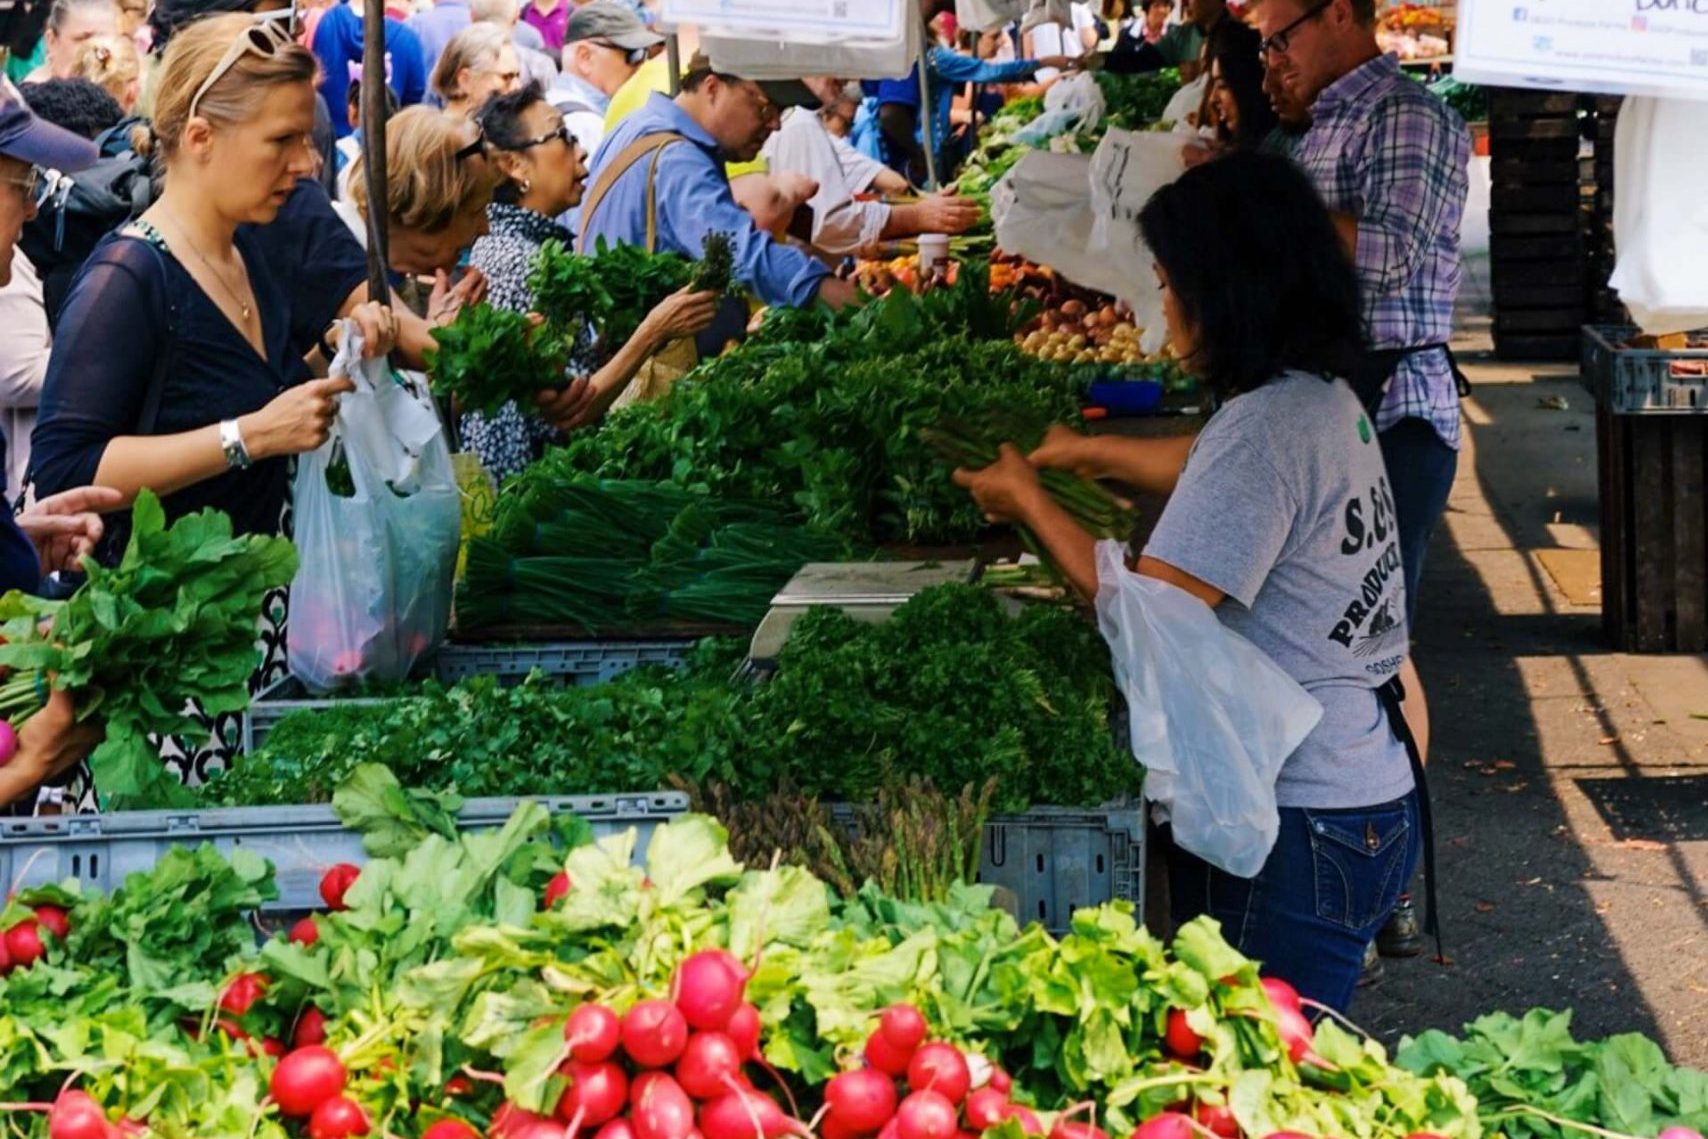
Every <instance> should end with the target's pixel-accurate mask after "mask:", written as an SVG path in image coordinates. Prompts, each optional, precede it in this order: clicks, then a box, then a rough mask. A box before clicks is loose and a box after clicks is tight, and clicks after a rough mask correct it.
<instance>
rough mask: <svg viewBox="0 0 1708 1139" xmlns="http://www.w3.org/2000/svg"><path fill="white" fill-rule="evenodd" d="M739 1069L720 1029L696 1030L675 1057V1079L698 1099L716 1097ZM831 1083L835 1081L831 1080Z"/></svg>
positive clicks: (729, 1042) (731, 1046)
mask: <svg viewBox="0 0 1708 1139" xmlns="http://www.w3.org/2000/svg"><path fill="white" fill-rule="evenodd" d="M740 1072H741V1052H740V1051H739V1050H738V1049H737V1048H736V1045H735V1041H733V1040H731V1039H730V1038H729V1037H728V1036H727V1035H725V1034H724V1033H722V1032H696V1033H694V1035H692V1036H690V1037H689V1038H688V1046H687V1047H686V1048H684V1049H683V1050H682V1057H681V1059H679V1060H677V1061H676V1082H677V1083H679V1084H681V1085H682V1090H683V1091H685V1092H687V1093H688V1094H689V1095H691V1096H693V1097H694V1098H695V1099H698V1100H708V1099H716V1098H717V1097H718V1096H720V1095H723V1094H724V1093H725V1092H727V1091H728V1090H729V1081H730V1080H732V1079H734V1078H735V1077H736V1076H737V1075H739V1074H740ZM831 1082H832V1083H835V1082H836V1081H834V1080H832V1081H831Z"/></svg>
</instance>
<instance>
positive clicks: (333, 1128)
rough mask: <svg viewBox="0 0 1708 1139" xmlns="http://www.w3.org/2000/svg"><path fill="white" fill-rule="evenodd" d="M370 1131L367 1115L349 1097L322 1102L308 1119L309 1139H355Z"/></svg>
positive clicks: (338, 1097) (339, 1097)
mask: <svg viewBox="0 0 1708 1139" xmlns="http://www.w3.org/2000/svg"><path fill="white" fill-rule="evenodd" d="M368 1131H369V1127H368V1116H367V1113H366V1112H364V1111H363V1110H362V1108H361V1105H359V1104H358V1103H357V1102H356V1101H355V1100H353V1099H351V1098H350V1097H349V1096H341V1095H338V1096H333V1097H332V1098H331V1099H328V1100H322V1101H321V1103H320V1106H319V1107H316V1108H315V1109H314V1111H313V1112H311V1113H310V1114H309V1117H308V1139H355V1137H356V1136H359V1135H366V1134H367V1133H368Z"/></svg>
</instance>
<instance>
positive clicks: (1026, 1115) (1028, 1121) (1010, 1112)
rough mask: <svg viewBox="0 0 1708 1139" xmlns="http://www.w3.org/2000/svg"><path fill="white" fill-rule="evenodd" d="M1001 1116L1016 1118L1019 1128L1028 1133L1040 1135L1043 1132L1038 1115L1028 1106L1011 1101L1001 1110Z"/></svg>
mask: <svg viewBox="0 0 1708 1139" xmlns="http://www.w3.org/2000/svg"><path fill="white" fill-rule="evenodd" d="M1002 1118H1004V1119H1013V1120H1016V1121H1017V1122H1018V1123H1019V1124H1020V1130H1021V1131H1024V1132H1025V1133H1026V1134H1028V1135H1042V1134H1043V1133H1044V1125H1043V1124H1042V1123H1040V1122H1038V1117H1037V1116H1036V1115H1034V1114H1033V1113H1032V1109H1031V1108H1029V1107H1022V1106H1021V1105H1019V1104H1017V1103H1011V1104H1009V1105H1008V1107H1007V1109H1006V1110H1005V1111H1003V1113H1002Z"/></svg>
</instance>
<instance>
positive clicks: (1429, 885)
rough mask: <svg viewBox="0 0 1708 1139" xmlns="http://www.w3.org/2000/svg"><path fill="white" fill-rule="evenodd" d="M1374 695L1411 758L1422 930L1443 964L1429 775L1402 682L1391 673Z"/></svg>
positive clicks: (1444, 953)
mask: <svg viewBox="0 0 1708 1139" xmlns="http://www.w3.org/2000/svg"><path fill="white" fill-rule="evenodd" d="M1376 696H1377V698H1378V699H1379V700H1381V701H1382V707H1383V708H1384V709H1385V710H1386V711H1387V713H1388V726H1389V728H1390V729H1392V731H1393V733H1394V738H1395V739H1397V740H1399V741H1400V743H1401V744H1402V745H1404V747H1405V749H1406V758H1407V759H1409V760H1410V761H1411V776H1412V781H1413V782H1414V783H1416V784H1417V815H1418V822H1419V824H1420V825H1421V826H1422V827H1423V873H1424V883H1423V890H1424V894H1423V896H1424V904H1425V907H1426V916H1425V918H1424V923H1423V931H1424V932H1425V933H1427V934H1429V935H1430V936H1431V937H1433V938H1435V956H1436V960H1438V961H1440V962H1441V963H1442V964H1446V963H1447V950H1446V949H1445V947H1444V946H1443V945H1442V942H1441V905H1440V902H1439V901H1438V900H1437V895H1436V885H1435V883H1436V873H1435V814H1434V812H1433V811H1432V810H1431V809H1430V803H1429V776H1428V773H1427V772H1425V771H1424V769H1423V755H1422V753H1420V752H1419V751H1418V749H1417V739H1416V737H1414V736H1413V735H1412V734H1411V725H1410V724H1409V723H1407V722H1406V712H1405V706H1404V703H1403V702H1404V700H1405V698H1406V689H1405V685H1403V684H1401V683H1400V678H1399V677H1398V676H1394V677H1391V678H1390V679H1389V680H1388V682H1387V683H1386V684H1384V685H1382V686H1381V687H1380V688H1378V689H1376Z"/></svg>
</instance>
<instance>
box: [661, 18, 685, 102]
mask: <svg viewBox="0 0 1708 1139" xmlns="http://www.w3.org/2000/svg"><path fill="white" fill-rule="evenodd" d="M664 66H665V69H666V70H667V71H669V72H670V97H671V98H672V99H674V98H676V96H677V95H679V94H680V93H681V91H682V44H681V42H680V41H679V40H677V38H676V33H675V32H674V31H673V32H671V33H670V34H669V35H667V36H665V37H664Z"/></svg>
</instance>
